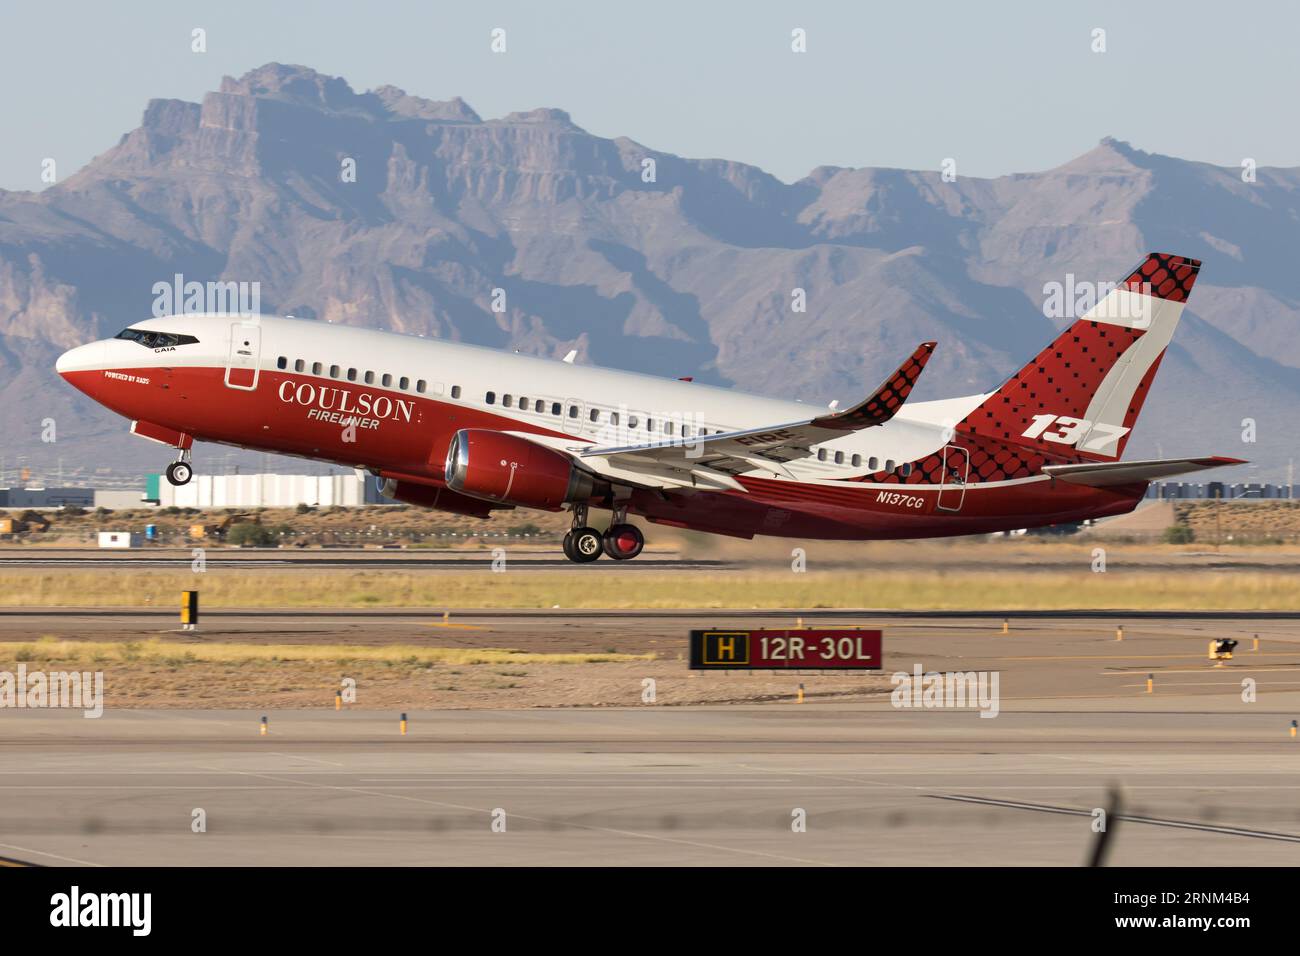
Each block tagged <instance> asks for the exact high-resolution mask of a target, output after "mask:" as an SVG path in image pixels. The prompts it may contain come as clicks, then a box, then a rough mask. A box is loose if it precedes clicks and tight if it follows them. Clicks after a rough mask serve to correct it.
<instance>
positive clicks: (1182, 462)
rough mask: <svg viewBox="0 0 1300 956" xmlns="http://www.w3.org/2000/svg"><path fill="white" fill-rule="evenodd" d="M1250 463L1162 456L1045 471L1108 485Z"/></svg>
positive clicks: (1076, 480)
mask: <svg viewBox="0 0 1300 956" xmlns="http://www.w3.org/2000/svg"><path fill="white" fill-rule="evenodd" d="M1244 464H1246V462H1245V461H1243V460H1242V459H1240V458H1223V457H1221V456H1219V455H1213V456H1211V457H1209V458H1160V459H1156V460H1154V461H1103V462H1090V463H1087V464H1082V465H1046V466H1045V467H1044V468H1043V472H1044V474H1048V475H1051V476H1052V477H1053V478H1060V479H1061V480H1062V481H1068V482H1070V483H1071V484H1075V485H1089V486H1091V487H1093V488H1105V487H1107V486H1110V485H1135V484H1137V483H1139V482H1143V481H1157V480H1159V479H1161V478H1171V477H1173V476H1174V475H1185V474H1187V473H1188V472H1189V471H1204V470H1205V469H1207V468H1223V467H1225V466H1227V465H1244Z"/></svg>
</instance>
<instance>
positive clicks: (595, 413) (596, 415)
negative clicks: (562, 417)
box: [588, 408, 600, 422]
mask: <svg viewBox="0 0 1300 956" xmlns="http://www.w3.org/2000/svg"><path fill="white" fill-rule="evenodd" d="M588 417H589V418H590V419H591V420H592V421H593V422H598V421H600V409H599V408H593V409H592V410H591V414H590V415H589V416H588Z"/></svg>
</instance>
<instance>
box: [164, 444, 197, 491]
mask: <svg viewBox="0 0 1300 956" xmlns="http://www.w3.org/2000/svg"><path fill="white" fill-rule="evenodd" d="M193 477H194V469H193V468H191V467H190V451H189V449H188V448H186V449H184V450H183V451H182V452H181V457H180V460H179V461H174V462H172V463H171V464H170V465H168V466H167V480H168V481H169V482H171V483H172V484H173V485H188V484H189V483H190V479H191V478H193Z"/></svg>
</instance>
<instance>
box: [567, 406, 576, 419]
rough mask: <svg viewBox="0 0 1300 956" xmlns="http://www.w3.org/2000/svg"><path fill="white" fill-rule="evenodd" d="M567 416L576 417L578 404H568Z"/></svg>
mask: <svg viewBox="0 0 1300 956" xmlns="http://www.w3.org/2000/svg"><path fill="white" fill-rule="evenodd" d="M569 417H570V418H577V417H578V406H577V405H570V406H569Z"/></svg>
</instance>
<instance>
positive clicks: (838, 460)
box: [835, 451, 844, 465]
mask: <svg viewBox="0 0 1300 956" xmlns="http://www.w3.org/2000/svg"><path fill="white" fill-rule="evenodd" d="M835 464H837V465H842V464H844V452H842V451H837V452H836V453H835Z"/></svg>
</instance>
